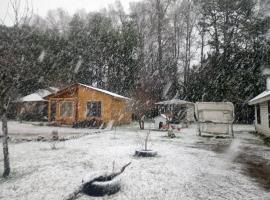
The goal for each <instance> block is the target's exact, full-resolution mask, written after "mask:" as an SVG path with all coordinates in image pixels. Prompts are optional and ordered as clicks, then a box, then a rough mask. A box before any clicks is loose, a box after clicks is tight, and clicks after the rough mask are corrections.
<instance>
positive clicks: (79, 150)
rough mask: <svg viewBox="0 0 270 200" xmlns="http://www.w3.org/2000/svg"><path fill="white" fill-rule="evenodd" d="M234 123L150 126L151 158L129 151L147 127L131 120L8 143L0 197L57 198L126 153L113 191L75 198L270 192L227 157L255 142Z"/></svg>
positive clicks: (25, 199)
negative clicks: (205, 128)
mask: <svg viewBox="0 0 270 200" xmlns="http://www.w3.org/2000/svg"><path fill="white" fill-rule="evenodd" d="M39 128H40V129H39ZM248 128H249V129H248V130H250V129H251V128H250V127H248ZM33 129H35V126H33ZM47 129H48V127H45V130H47ZM63 129H64V128H63ZM63 129H62V128H61V130H63ZM66 129H67V131H71V130H70V129H71V128H65V129H64V130H66ZM10 130H12V128H11V127H10ZM31 130H32V128H31ZM38 130H41V132H42V131H44V130H43V129H42V127H37V128H36V130H34V131H33V132H36V131H37V133H40V132H38ZM75 130H76V132H78V133H80V131H81V132H83V131H85V130H84V129H74V131H75ZM238 130H241V131H243V132H238V133H237V134H236V139H235V140H233V139H213V138H202V137H198V136H197V135H196V127H193V128H189V129H183V130H182V131H181V132H180V133H176V135H177V138H175V139H169V138H167V137H165V136H166V132H159V131H152V132H151V135H150V143H149V148H150V149H154V150H156V151H158V154H159V155H158V156H157V157H154V158H137V157H134V156H133V155H134V151H135V149H138V148H141V147H140V141H139V140H140V139H139V138H142V137H143V135H144V134H145V133H146V131H141V130H138V129H137V127H134V126H123V127H119V128H117V129H116V131H115V130H112V131H105V132H101V133H99V134H92V135H87V136H83V137H80V138H78V139H73V140H68V141H65V142H60V143H58V144H57V145H58V149H56V150H52V149H51V147H50V143H49V142H27V143H18V144H16V143H11V144H10V162H11V167H12V173H11V176H10V178H9V179H6V180H5V179H0V199H9V200H13V199H14V200H15V199H16V200H19V199H20V200H38V199H40V200H41V199H44V200H46V199H48V200H54V199H55V200H56V199H57V200H59V199H63V198H64V197H66V196H67V195H68V194H69V193H71V192H72V191H73V190H74V189H75V188H77V187H78V186H79V185H80V184H81V182H82V179H83V178H84V177H85V175H87V174H89V173H94V172H96V171H100V170H101V171H102V170H108V171H111V170H112V168H113V163H115V167H114V168H115V170H117V169H119V168H120V167H121V166H123V165H124V164H126V163H128V162H130V161H131V162H132V163H131V165H130V166H129V167H128V168H127V169H126V171H125V172H124V173H123V174H122V175H121V180H122V189H121V191H120V192H119V193H117V194H115V195H112V196H108V197H104V198H94V197H89V196H85V195H82V196H80V197H79V199H80V200H88V199H89V200H90V199H121V200H128V199H134V200H135V199H160V200H165V199H166V200H175V199H187V200H188V199H190V200H191V199H192V200H193V199H194V200H196V199H203V200H205V199H213V200H219V199H261V200H266V199H269V196H270V194H269V192H268V191H267V190H264V189H263V188H262V187H261V186H260V185H259V184H258V183H257V182H256V181H255V180H254V179H252V178H251V177H249V176H247V175H245V174H244V173H243V171H242V168H243V166H242V164H241V163H238V162H233V161H234V157H236V156H237V155H238V154H239V152H240V151H241V149H243V147H245V146H249V147H252V145H253V146H255V147H256V148H260V145H261V144H257V143H256V142H254V141H256V140H257V139H256V138H255V136H253V135H250V134H248V133H247V132H244V131H245V128H244V127H238ZM18 131H19V130H18ZM45 132H46V131H44V133H45ZM234 141H236V142H234ZM249 141H253V143H249ZM216 146H217V147H219V146H221V147H222V150H220V149H218V148H217V149H215V148H214V147H216ZM262 148H263V149H264V150H265V149H268V151H264V154H263V156H264V157H265V158H266V159H268V160H270V157H269V155H270V151H269V148H268V147H264V146H263V147H262ZM2 163H3V155H2V153H0V164H1V165H2ZM0 173H2V168H0Z"/></svg>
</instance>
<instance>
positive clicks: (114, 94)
mask: <svg viewBox="0 0 270 200" xmlns="http://www.w3.org/2000/svg"><path fill="white" fill-rule="evenodd" d="M76 85H78V86H82V87H85V88H89V89H92V90H95V91H98V92H102V93H105V94H108V95H110V96H113V97H116V98H120V99H125V100H131V99H130V98H128V97H124V96H122V95H119V94H116V93H113V92H109V91H107V90H103V89H100V88H96V87H93V86H90V85H86V84H82V83H74V84H72V85H70V86H68V87H66V88H64V89H62V90H59V91H58V92H57V93H55V94H50V95H48V96H46V98H48V97H50V96H52V95H57V94H59V93H62V92H63V91H65V90H67V89H68V88H71V87H74V86H76Z"/></svg>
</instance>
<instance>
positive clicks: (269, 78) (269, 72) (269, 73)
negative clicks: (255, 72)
mask: <svg viewBox="0 0 270 200" xmlns="http://www.w3.org/2000/svg"><path fill="white" fill-rule="evenodd" d="M263 75H264V76H265V77H266V90H267V91H270V68H264V69H263Z"/></svg>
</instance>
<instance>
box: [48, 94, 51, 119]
mask: <svg viewBox="0 0 270 200" xmlns="http://www.w3.org/2000/svg"><path fill="white" fill-rule="evenodd" d="M48 121H49V122H50V121H51V101H50V99H49V100H48Z"/></svg>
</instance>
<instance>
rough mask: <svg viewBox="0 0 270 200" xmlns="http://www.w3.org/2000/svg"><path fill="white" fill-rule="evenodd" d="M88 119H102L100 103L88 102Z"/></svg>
mask: <svg viewBox="0 0 270 200" xmlns="http://www.w3.org/2000/svg"><path fill="white" fill-rule="evenodd" d="M86 117H101V102H100V101H91V102H87V112H86Z"/></svg>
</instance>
